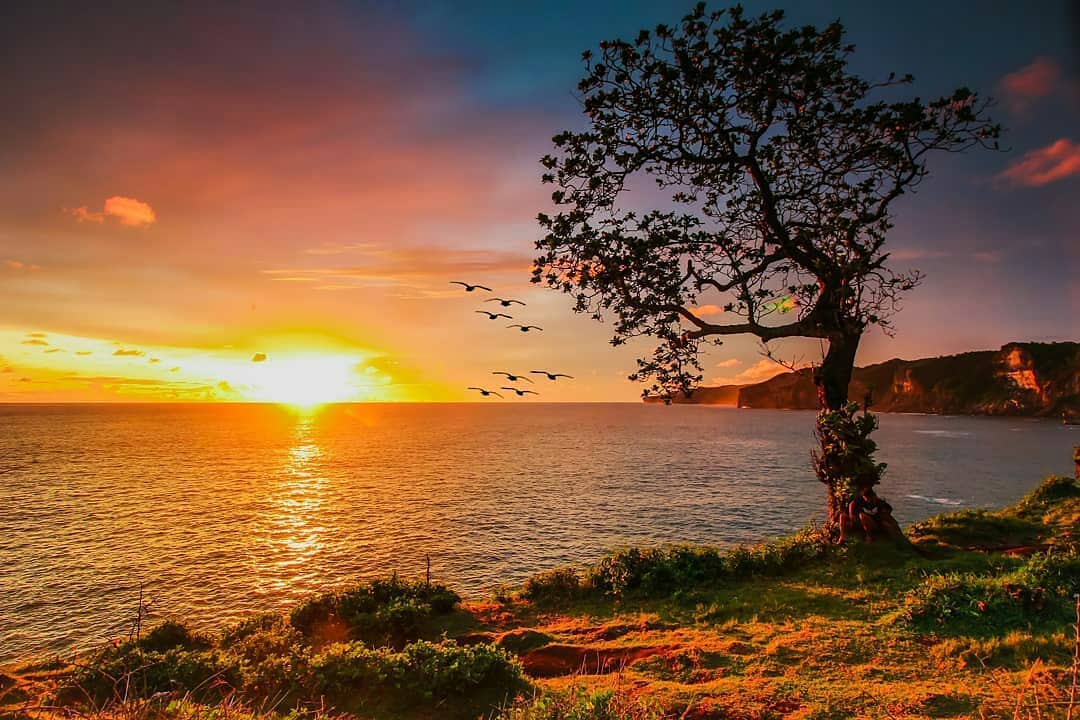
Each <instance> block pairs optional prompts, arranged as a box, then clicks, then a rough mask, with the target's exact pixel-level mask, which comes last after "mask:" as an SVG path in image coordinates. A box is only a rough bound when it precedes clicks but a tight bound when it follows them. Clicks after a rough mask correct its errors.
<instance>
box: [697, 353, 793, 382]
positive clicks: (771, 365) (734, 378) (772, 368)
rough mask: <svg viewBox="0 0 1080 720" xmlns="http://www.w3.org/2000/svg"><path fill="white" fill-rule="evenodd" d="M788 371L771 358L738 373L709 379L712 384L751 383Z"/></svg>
mask: <svg viewBox="0 0 1080 720" xmlns="http://www.w3.org/2000/svg"><path fill="white" fill-rule="evenodd" d="M786 372H788V369H787V368H785V367H783V366H782V365H779V364H777V363H776V362H774V361H772V360H769V359H768V358H766V359H764V360H759V361H758V362H756V363H754V364H753V365H751V366H750V367H748V368H746V369H745V370H743V371H742V372H741V373H739V374H738V375H725V376H720V377H716V378H713V379H711V380H710V381H709V384H710V385H751V384H753V383H759V382H763V381H765V380H768V379H769V378H772V377H776V376H777V375H780V374H781V373H786Z"/></svg>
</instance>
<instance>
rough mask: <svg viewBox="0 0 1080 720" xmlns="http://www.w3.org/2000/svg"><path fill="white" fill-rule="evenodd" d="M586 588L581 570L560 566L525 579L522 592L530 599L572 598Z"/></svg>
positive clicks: (556, 599)
mask: <svg viewBox="0 0 1080 720" xmlns="http://www.w3.org/2000/svg"><path fill="white" fill-rule="evenodd" d="M587 588H588V586H587V585H586V584H584V583H583V582H582V578H581V572H580V571H579V570H578V569H577V568H574V567H561V568H555V569H554V570H548V571H546V572H542V573H538V574H536V575H533V576H532V577H530V578H528V579H526V580H525V583H524V585H523V586H522V588H521V592H522V594H523V595H524V596H525V597H526V598H527V599H529V600H532V601H534V602H535V601H552V600H554V601H558V600H573V599H575V598H577V597H579V596H581V595H582V594H583V593H584V591H585V590H586V589H587Z"/></svg>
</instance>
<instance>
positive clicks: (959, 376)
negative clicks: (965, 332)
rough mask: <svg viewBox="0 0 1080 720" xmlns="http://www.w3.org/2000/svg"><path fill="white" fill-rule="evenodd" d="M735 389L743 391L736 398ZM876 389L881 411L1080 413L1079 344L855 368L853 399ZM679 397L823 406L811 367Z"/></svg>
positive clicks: (1012, 346) (1013, 346) (1010, 347)
mask: <svg viewBox="0 0 1080 720" xmlns="http://www.w3.org/2000/svg"><path fill="white" fill-rule="evenodd" d="M732 388H737V390H738V392H737V393H736V394H735V395H736V397H735V398H734V399H733V398H732V397H731V396H732V391H731V389H732ZM867 390H870V391H871V392H872V396H873V408H874V410H877V411H879V412H925V413H941V414H948V415H964V414H971V415H1060V414H1061V413H1063V412H1065V413H1068V414H1069V415H1071V416H1077V415H1080V343H1074V342H1059V343H1009V344H1007V345H1004V346H1003V347H1002V348H1001V349H1000V350H983V351H976V352H967V353H961V354H959V355H949V356H946V357H936V358H923V359H921V360H900V359H893V360H888V361H886V362H883V363H878V364H876V365H868V366H867V367H861V368H855V372H854V373H853V375H852V381H851V386H850V389H849V397H851V399H852V400H855V401H859V402H861V401H862V400H863V398H864V396H865V394H866V392H867ZM673 402H688V403H701V404H721V405H735V404H737V405H738V406H739V407H749V408H784V409H806V410H812V409H817V406H818V405H817V392H816V388H815V387H814V383H813V380H812V377H811V371H810V370H809V369H806V370H800V371H798V372H794V373H784V374H782V375H777V376H776V377H774V378H772V379H770V380H766V381H765V382H761V383H756V384H754V385H743V386H731V385H726V386H723V387H719V388H699V389H698V390H697V391H695V392H694V393H693V394H692V395H691V396H690V397H689V398H678V399H674V400H673Z"/></svg>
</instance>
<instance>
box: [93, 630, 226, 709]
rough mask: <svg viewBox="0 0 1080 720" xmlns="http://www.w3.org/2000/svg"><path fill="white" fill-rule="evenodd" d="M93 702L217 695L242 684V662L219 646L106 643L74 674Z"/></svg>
mask: <svg viewBox="0 0 1080 720" xmlns="http://www.w3.org/2000/svg"><path fill="white" fill-rule="evenodd" d="M72 679H73V682H74V684H75V686H76V687H78V688H80V689H82V690H83V691H84V692H85V693H86V694H87V695H88V696H89V697H90V698H91V699H93V700H94V701H97V702H102V701H110V700H120V699H129V698H137V697H149V696H151V695H153V694H154V693H158V692H168V691H174V690H176V691H181V692H186V693H188V694H190V695H191V697H192V698H196V699H215V698H217V699H220V698H221V697H224V696H225V695H227V694H229V693H230V692H231V691H232V690H233V689H235V688H237V687H239V686H240V684H241V679H242V678H241V667H240V661H239V659H238V658H236V657H235V656H233V655H230V654H229V653H226V652H222V651H221V650H184V649H181V648H173V649H170V650H166V651H164V652H160V651H149V652H144V651H143V650H142V649H141V648H140V647H139V646H138V644H136V643H123V644H121V645H117V646H109V647H107V648H105V649H104V650H102V651H100V652H99V653H98V654H97V655H96V656H94V657H93V658H91V660H90V661H89V662H88V663H87V664H86V665H84V666H82V667H81V668H80V669H79V670H78V672H76V673H75V675H74V677H73V678H72Z"/></svg>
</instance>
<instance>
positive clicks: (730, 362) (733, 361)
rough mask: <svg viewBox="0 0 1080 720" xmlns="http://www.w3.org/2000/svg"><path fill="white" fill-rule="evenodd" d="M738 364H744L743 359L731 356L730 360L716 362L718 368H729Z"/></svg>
mask: <svg viewBox="0 0 1080 720" xmlns="http://www.w3.org/2000/svg"><path fill="white" fill-rule="evenodd" d="M736 365H742V360H739V359H738V358H729V359H728V360H722V361H720V362H718V363H716V367H718V368H729V367H735V366H736Z"/></svg>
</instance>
